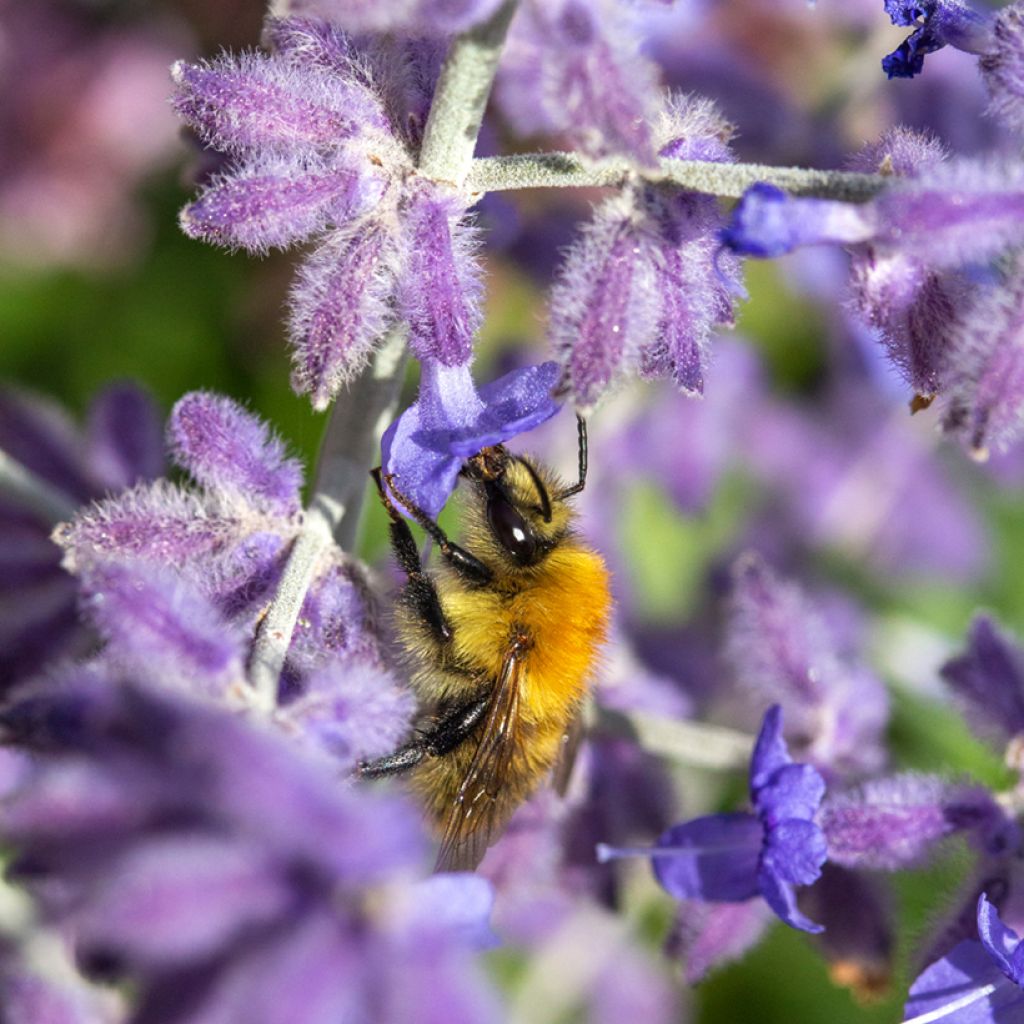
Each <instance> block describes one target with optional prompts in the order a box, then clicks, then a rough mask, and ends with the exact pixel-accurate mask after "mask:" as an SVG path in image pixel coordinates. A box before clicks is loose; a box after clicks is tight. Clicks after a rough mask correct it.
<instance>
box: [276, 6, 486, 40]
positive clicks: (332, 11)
mask: <svg viewBox="0 0 1024 1024" xmlns="http://www.w3.org/2000/svg"><path fill="white" fill-rule="evenodd" d="M500 2H501V0H355V2H353V0H291V2H290V4H289V10H290V11H291V12H292V13H294V14H305V13H313V14H316V15H318V16H320V17H322V18H326V19H327V20H328V21H331V22H333V23H334V24H336V25H338V26H339V27H340V28H343V29H344V30H345V31H346V32H402V33H406V34H408V35H411V36H424V35H430V36H432V35H444V34H446V33H449V32H464V31H465V30H466V29H468V28H471V27H472V26H473V25H475V24H478V23H479V22H481V21H483V20H484V19H485V18H488V17H490V16H491V15H492V14H493V13H494V11H495V10H496V9H497V7H498V5H499V3H500Z"/></svg>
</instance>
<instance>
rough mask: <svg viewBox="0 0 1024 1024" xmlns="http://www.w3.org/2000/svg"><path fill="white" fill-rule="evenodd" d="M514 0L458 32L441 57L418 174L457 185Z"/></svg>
mask: <svg viewBox="0 0 1024 1024" xmlns="http://www.w3.org/2000/svg"><path fill="white" fill-rule="evenodd" d="M517 4H518V0H505V2H504V3H503V4H502V5H501V6H500V7H499V8H498V9H497V10H496V11H495V12H494V14H493V15H491V17H490V18H489V19H488V20H487V21H485V22H484V23H483V24H481V25H477V26H476V27H475V28H473V29H470V30H469V31H468V32H466V33H464V34H463V35H461V36H459V37H458V38H457V39H456V40H455V41H454V42H453V43H452V45H451V49H449V51H448V55H447V57H446V58H445V62H444V67H443V68H442V69H441V76H440V78H439V79H438V82H437V88H436V90H435V91H434V99H433V102H432V103H431V105H430V116H429V117H428V119H427V124H426V128H425V129H424V132H423V147H422V149H421V150H420V163H419V170H420V174H422V175H423V176H424V177H427V178H432V179H434V180H435V181H447V182H451V183H452V184H454V185H461V184H462V181H463V178H464V177H465V176H466V172H467V171H468V170H469V168H470V166H471V165H472V160H473V150H474V149H476V140H477V136H478V135H479V134H480V123H481V121H483V117H484V109H485V108H486V107H487V99H488V97H489V96H490V94H491V86H492V84H493V83H494V74H495V72H496V71H497V69H498V58H499V57H500V56H501V50H502V47H503V46H504V45H505V35H506V34H507V32H508V26H509V22H510V21H511V20H512V15H513V14H514V13H515V9H516V6H517Z"/></svg>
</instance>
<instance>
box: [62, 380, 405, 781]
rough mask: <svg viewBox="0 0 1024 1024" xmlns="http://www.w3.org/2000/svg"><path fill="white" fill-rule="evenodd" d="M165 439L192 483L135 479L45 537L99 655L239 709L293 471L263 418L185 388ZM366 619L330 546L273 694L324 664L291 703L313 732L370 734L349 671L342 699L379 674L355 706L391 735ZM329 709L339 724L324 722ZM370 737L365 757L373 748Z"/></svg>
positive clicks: (364, 603)
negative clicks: (372, 691) (58, 550)
mask: <svg viewBox="0 0 1024 1024" xmlns="http://www.w3.org/2000/svg"><path fill="white" fill-rule="evenodd" d="M167 433H168V442H169V447H170V449H171V451H172V453H173V455H174V458H175V460H176V461H177V463H178V464H179V465H180V466H181V467H182V469H184V470H186V471H187V472H188V473H189V474H190V476H191V477H192V479H193V481H194V484H193V485H192V486H191V487H188V486H175V485H172V484H170V483H169V482H167V481H166V480H158V481H155V482H153V483H148V484H143V485H140V486H137V487H135V488H133V489H132V490H129V491H126V492H125V493H123V494H121V495H120V496H118V497H114V498H109V499H107V500H105V501H102V502H98V503H96V504H94V505H93V506H91V507H90V508H87V509H85V510H83V511H82V512H81V513H80V514H79V515H78V516H77V517H76V518H75V519H73V520H72V521H71V522H70V523H66V524H63V525H62V526H61V527H60V528H59V529H58V530H57V533H56V535H55V536H56V539H57V540H58V542H59V543H60V544H61V546H62V547H63V548H64V550H65V556H64V565H65V568H67V569H68V570H69V571H71V572H72V573H74V574H76V575H78V576H79V577H81V580H82V585H83V593H84V604H83V609H84V611H85V613H86V615H87V617H88V618H89V619H90V620H91V622H92V623H93V624H94V625H95V626H96V628H97V629H98V631H99V633H100V634H101V636H102V637H103V638H104V639H105V641H106V643H107V646H106V648H105V650H104V657H105V658H106V659H108V661H110V663H112V664H116V665H118V666H121V667H122V668H128V669H143V668H144V669H145V670H146V671H147V673H149V675H150V677H151V678H153V679H158V680H159V681H160V682H162V683H164V684H166V685H169V686H171V687H172V688H174V689H178V690H183V691H184V692H190V693H193V694H202V695H204V696H206V697H207V698H214V699H216V700H219V701H228V702H229V703H231V704H237V702H238V700H239V699H242V701H243V703H244V702H245V701H246V700H247V698H248V697H249V696H251V690H250V688H249V687H248V684H247V683H246V682H245V674H244V671H243V666H244V665H245V664H246V662H247V659H248V654H249V647H250V645H251V643H252V641H253V638H254V636H255V633H256V630H257V629H258V627H259V621H260V616H261V615H262V613H263V610H264V609H265V607H266V604H267V602H268V601H269V600H270V599H271V598H272V596H273V592H274V588H275V586H276V584H277V580H278V579H279V577H280V573H281V570H282V568H283V566H284V562H285V559H286V558H287V556H288V551H289V548H290V545H291V544H292V543H293V541H294V539H295V538H296V536H297V535H298V532H299V530H300V528H301V524H302V518H301V504H300V489H301V484H302V477H301V470H300V467H299V465H298V463H297V462H295V460H293V459H291V458H289V457H288V456H287V454H286V452H285V449H284V446H283V445H282V444H281V442H280V441H279V440H278V439H277V438H276V437H274V436H273V435H272V434H271V432H270V431H269V430H268V429H267V428H266V426H265V425H264V424H262V423H261V422H260V421H259V420H258V419H256V417H254V416H253V415H252V414H250V413H248V412H246V411H245V410H244V409H242V408H241V407H240V406H238V405H236V404H235V403H234V402H232V401H230V400H229V399H226V398H221V397H218V396H215V395H210V394H207V393H203V392H196V393H193V394H191V395H186V396H185V397H184V398H183V399H181V401H180V402H178V404H177V405H176V406H175V407H174V410H173V411H172V413H171V417H170V422H169V424H168V431H167ZM374 621H375V613H374V610H373V607H372V600H371V597H370V593H369V589H368V587H367V585H366V583H365V581H364V580H363V578H362V573H361V571H360V569H359V566H358V564H357V563H355V562H354V561H352V560H350V559H346V558H345V557H344V556H343V555H342V553H341V552H340V551H338V550H337V549H335V548H329V549H328V550H327V551H325V553H324V555H323V557H322V559H321V561H320V563H319V564H318V565H317V567H316V570H315V572H314V576H313V579H312V581H311V583H310V587H309V590H308V592H307V594H306V598H305V601H304V603H303V607H302V609H301V612H300V615H299V623H298V626H297V628H296V631H295V634H294V636H293V638H292V643H291V646H290V648H289V651H288V657H287V660H286V663H285V666H284V672H283V675H282V686H281V692H280V694H279V696H280V697H281V698H282V700H284V701H286V702H287V701H289V700H293V699H295V698H297V697H299V696H300V695H301V694H303V693H304V692H305V689H304V688H305V681H306V680H307V679H312V677H313V676H314V675H315V674H316V673H317V672H318V671H319V670H320V669H324V670H325V671H326V675H324V676H322V677H318V678H319V681H318V682H317V683H316V685H315V690H316V694H317V695H316V697H315V698H314V697H313V695H312V694H310V695H309V699H310V703H309V704H308V705H302V708H303V709H304V710H302V709H296V711H295V715H296V716H297V718H298V719H302V718H304V717H306V718H309V720H310V723H312V722H313V721H314V720H316V721H317V724H316V725H315V726H314V725H312V724H310V726H309V728H310V729H311V730H312V732H320V734H321V736H322V737H323V736H326V733H329V732H330V730H331V728H337V729H339V730H341V731H342V732H343V733H344V732H346V730H347V734H349V735H351V734H352V733H354V732H357V731H358V729H359V728H363V729H367V730H368V735H372V734H373V729H374V727H372V726H371V724H370V719H373V720H376V717H377V716H375V715H374V714H371V715H370V716H369V718H367V717H365V716H363V717H359V716H356V717H355V718H353V717H351V716H347V717H346V716H343V715H342V714H341V711H342V710H343V709H345V708H348V709H351V708H352V706H353V705H352V695H351V694H349V695H346V690H345V685H344V680H345V679H347V678H348V673H349V672H351V678H352V679H353V680H354V681H356V683H357V684H358V685H356V687H355V690H354V691H353V693H355V692H359V686H360V685H362V684H361V683H358V681H359V680H365V679H366V678H367V676H368V675H369V676H372V677H373V678H374V679H376V680H377V683H378V685H379V687H380V698H381V703H380V704H379V706H378V705H376V704H374V702H372V701H370V702H368V703H366V705H365V707H366V708H367V709H369V708H372V707H377V710H378V711H379V718H380V719H381V720H382V721H383V720H384V719H387V720H388V722H389V723H390V724H389V725H382V728H383V729H384V733H385V734H386V735H389V736H391V737H392V739H397V738H398V737H397V736H395V735H393V733H394V731H396V730H397V731H399V732H400V731H401V729H402V728H403V727H404V725H405V723H406V721H407V717H406V716H405V715H401V714H400V713H401V711H402V709H403V708H404V707H405V704H403V701H402V699H401V698H400V697H399V696H398V689H397V682H396V681H395V680H394V679H393V677H392V676H391V675H390V673H389V672H388V671H386V669H385V666H384V661H383V654H382V650H381V648H380V644H379V641H378V636H377V632H376V629H375V627H374V625H373V623H374ZM340 666H344V671H342V670H341V668H340ZM332 709H333V712H337V718H336V720H335V721H334V722H333V723H328V722H327V721H324V720H323V719H324V717H325V716H329V715H330V714H331V713H333V712H332ZM393 715H394V716H399V717H392V716H393ZM282 724H283V720H282ZM289 727H290V728H297V729H298V730H299V731H300V732H305V730H306V726H305V725H303V726H297V725H295V723H292V724H291V726H289ZM389 729H391V730H392V731H391V732H388V730H389ZM314 745H316V744H314ZM370 745H371V746H372V747H373V748H374V751H375V752H376V751H377V748H378V746H380V745H381V744H380V743H371V744H370ZM323 746H325V747H326V748H328V749H331V748H333V749H335V750H336V752H338V753H339V754H340V753H341V752H342V751H344V758H343V760H344V759H347V758H349V757H350V756H351V750H352V749H353V745H352V743H351V742H349V743H344V742H342V741H340V740H338V742H332V741H331V740H329V739H324V742H323ZM346 763H347V761H346Z"/></svg>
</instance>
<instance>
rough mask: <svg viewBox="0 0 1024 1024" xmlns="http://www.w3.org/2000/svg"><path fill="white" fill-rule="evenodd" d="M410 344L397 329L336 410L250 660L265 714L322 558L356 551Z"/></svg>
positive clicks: (322, 443)
mask: <svg viewBox="0 0 1024 1024" xmlns="http://www.w3.org/2000/svg"><path fill="white" fill-rule="evenodd" d="M405 340H406V331H405V329H404V328H400V327H399V328H395V329H394V330H393V331H392V332H391V334H390V335H389V336H388V338H387V340H386V341H385V342H384V344H383V346H381V348H380V349H379V350H378V352H377V354H376V356H375V357H374V359H373V361H372V362H371V363H370V365H369V366H368V367H367V369H366V370H364V371H363V373H362V375H361V376H360V377H359V379H358V380H357V381H355V382H354V383H353V385H352V387H351V388H350V389H349V391H348V392H347V394H346V395H344V396H343V397H342V398H341V399H339V400H337V401H335V403H334V405H333V406H332V408H331V417H330V419H329V420H328V423H327V428H326V429H325V430H324V436H323V440H322V441H321V444H320V454H319V457H318V460H317V475H316V484H315V487H314V491H313V496H312V498H311V499H310V502H309V506H308V507H307V509H306V514H305V518H304V519H303V523H302V528H301V530H300V531H299V535H298V536H297V537H296V538H295V542H294V544H293V545H292V550H291V553H290V554H289V556H288V561H287V562H286V563H285V567H284V571H283V573H282V574H281V582H280V583H279V584H278V587H277V592H276V593H275V595H274V600H273V602H272V604H271V605H270V608H269V609H268V610H267V614H266V615H265V616H264V617H263V621H262V623H261V624H260V629H259V632H258V633H257V634H256V639H255V642H254V643H253V648H252V654H251V656H250V659H249V677H250V680H251V682H252V685H253V687H254V688H255V690H256V699H257V703H258V704H259V705H260V707H262V708H263V709H264V710H268V711H269V710H272V709H273V707H274V706H275V704H276V703H277V684H278V680H279V679H280V676H281V669H282V668H283V667H284V662H285V658H286V657H287V654H288V648H289V646H291V641H292V634H293V633H294V632H295V624H296V622H298V618H299V612H300V611H301V610H302V603H303V601H305V599H306V592H307V591H308V590H309V585H310V583H311V582H312V581H313V577H314V576H315V575H316V571H317V568H318V566H319V565H320V562H321V560H322V559H323V556H324V555H325V554H326V553H327V551H328V549H329V548H330V546H331V545H332V544H335V543H336V544H337V545H338V546H339V547H341V548H342V550H345V551H351V550H352V548H353V547H354V545H355V541H356V536H357V534H358V529H359V518H360V513H361V511H362V504H363V492H364V490H365V488H366V478H367V475H368V472H369V469H370V466H371V464H372V463H373V459H374V455H375V453H376V452H377V450H378V448H379V446H380V438H381V435H382V434H383V433H384V430H385V429H386V428H387V425H388V423H390V422H391V419H392V418H393V417H394V414H395V407H396V405H397V403H398V392H399V389H400V387H401V383H402V377H403V374H404V371H405V362H406V351H405Z"/></svg>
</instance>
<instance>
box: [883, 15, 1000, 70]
mask: <svg viewBox="0 0 1024 1024" xmlns="http://www.w3.org/2000/svg"><path fill="white" fill-rule="evenodd" d="M885 12H886V14H888V15H889V17H890V19H891V20H892V23H893V24H894V25H906V26H910V25H914V26H916V27H915V29H914V31H913V32H912V33H911V35H909V36H908V37H907V38H906V39H905V40H904V41H903V42H902V43H901V44H900V45H899V46H898V47H897V48H896V49H895V50H894V51H893V52H892V53H890V54H889V55H888V56H887V57H885V58H883V60H882V70H883V71H884V72H885V73H886V74H887V75H888V76H889V78H913V77H914V75H916V74H919V73H920V71H921V69H922V68H923V67H924V58H925V55H926V54H929V53H934V52H935V51H936V50H941V49H942V47H944V46H953V47H955V48H956V49H958V50H966V51H967V52H968V53H984V52H985V51H986V50H987V49H988V46H989V42H990V38H991V33H992V19H991V16H989V15H985V14H981V13H979V12H977V11H975V10H973V9H972V8H970V7H969V6H967V4H965V3H963V2H962V0H885Z"/></svg>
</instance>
